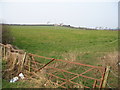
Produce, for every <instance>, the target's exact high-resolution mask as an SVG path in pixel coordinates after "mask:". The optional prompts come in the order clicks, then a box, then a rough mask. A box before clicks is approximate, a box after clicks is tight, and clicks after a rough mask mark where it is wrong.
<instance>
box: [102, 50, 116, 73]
mask: <svg viewBox="0 0 120 90" xmlns="http://www.w3.org/2000/svg"><path fill="white" fill-rule="evenodd" d="M101 64H102V66H111V69H112V70H114V71H118V52H112V53H109V54H107V55H105V56H103V57H102V58H101Z"/></svg>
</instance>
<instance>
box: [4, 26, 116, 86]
mask: <svg viewBox="0 0 120 90" xmlns="http://www.w3.org/2000/svg"><path fill="white" fill-rule="evenodd" d="M10 29H11V32H12V34H13V36H14V38H15V40H14V42H13V45H15V46H17V47H19V48H20V49H23V50H25V51H27V52H29V53H33V54H37V55H41V56H46V57H51V58H57V59H63V60H64V59H65V57H66V56H65V55H66V54H69V53H70V54H69V55H68V58H69V56H70V57H71V56H72V55H74V56H75V57H76V58H75V59H76V61H77V62H80V63H84V64H90V65H95V66H101V64H100V63H99V62H101V61H100V57H103V56H104V55H106V54H108V53H110V52H116V51H118V31H105V30H99V31H98V30H80V29H73V28H67V27H58V26H56V27H55V26H10ZM70 59H73V58H72V57H71V58H70ZM16 86H17V85H16ZM6 87H7V86H6Z"/></svg>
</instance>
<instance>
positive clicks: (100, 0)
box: [1, 0, 119, 2]
mask: <svg viewBox="0 0 120 90" xmlns="http://www.w3.org/2000/svg"><path fill="white" fill-rule="evenodd" d="M1 1H2V2H118V1H119V0H1Z"/></svg>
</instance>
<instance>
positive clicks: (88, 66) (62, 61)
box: [29, 53, 104, 69]
mask: <svg viewBox="0 0 120 90" xmlns="http://www.w3.org/2000/svg"><path fill="white" fill-rule="evenodd" d="M29 55H31V56H36V57H41V58H45V59H53V58H47V57H44V56H39V55H35V54H31V53H29ZM54 60H56V61H62V62H66V63H72V64H77V65H82V66H88V67H92V68H101V69H104V68H103V67H98V66H92V65H87V64H81V63H76V62H70V61H66V60H61V59H54Z"/></svg>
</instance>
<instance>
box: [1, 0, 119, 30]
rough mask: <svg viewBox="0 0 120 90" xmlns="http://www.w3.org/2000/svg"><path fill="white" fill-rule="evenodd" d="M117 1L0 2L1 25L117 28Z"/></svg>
mask: <svg viewBox="0 0 120 90" xmlns="http://www.w3.org/2000/svg"><path fill="white" fill-rule="evenodd" d="M118 1H119V0H2V1H1V2H0V13H1V14H0V18H2V20H4V22H5V23H33V24H36V23H47V22H48V21H49V22H50V23H64V24H69V25H72V26H82V27H109V28H116V27H118Z"/></svg>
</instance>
